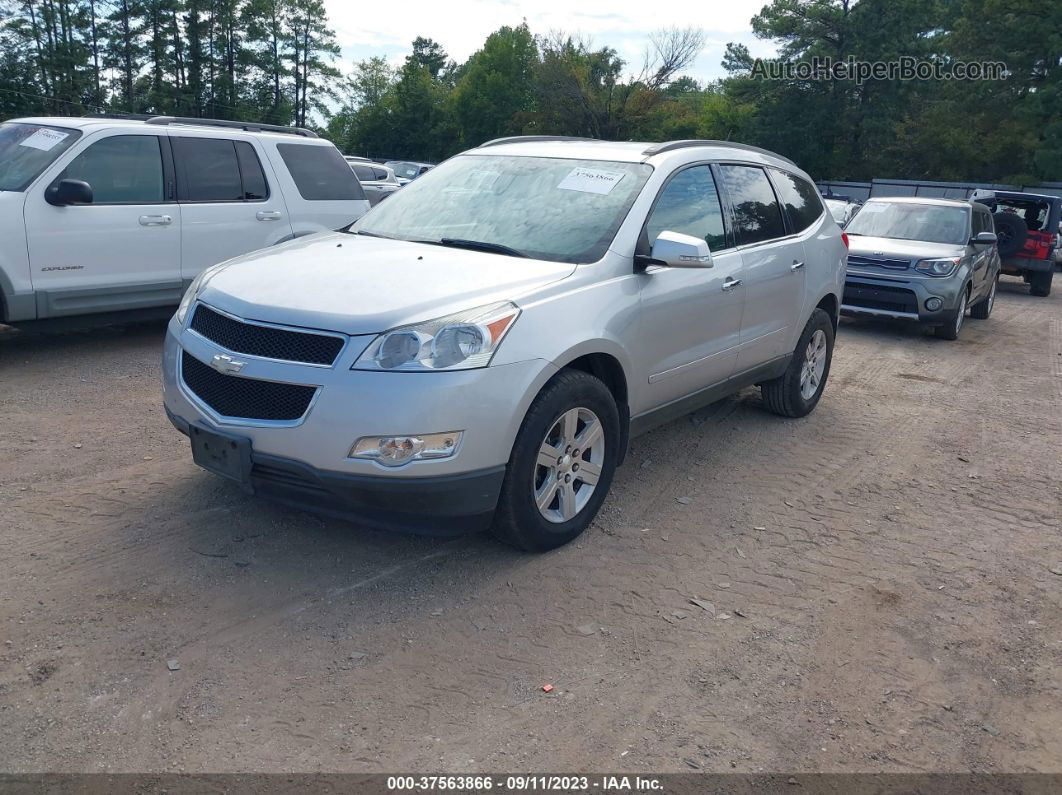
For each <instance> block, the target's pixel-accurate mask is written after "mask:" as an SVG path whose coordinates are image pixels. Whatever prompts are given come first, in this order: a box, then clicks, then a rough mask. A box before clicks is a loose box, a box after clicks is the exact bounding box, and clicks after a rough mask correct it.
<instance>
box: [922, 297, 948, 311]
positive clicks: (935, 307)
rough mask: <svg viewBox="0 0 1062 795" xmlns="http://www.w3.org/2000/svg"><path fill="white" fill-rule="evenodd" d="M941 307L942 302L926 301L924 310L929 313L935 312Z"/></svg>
mask: <svg viewBox="0 0 1062 795" xmlns="http://www.w3.org/2000/svg"><path fill="white" fill-rule="evenodd" d="M942 306H944V302H943V301H941V300H940V299H939V298H927V299H926V309H928V310H929V311H930V312H936V311H937V310H938V309H940V308H941V307H942Z"/></svg>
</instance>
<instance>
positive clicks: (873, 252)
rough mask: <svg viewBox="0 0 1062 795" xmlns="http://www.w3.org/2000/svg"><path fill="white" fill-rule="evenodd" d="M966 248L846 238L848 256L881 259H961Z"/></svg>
mask: <svg viewBox="0 0 1062 795" xmlns="http://www.w3.org/2000/svg"><path fill="white" fill-rule="evenodd" d="M965 252H966V247H965V246H963V245H961V244H958V243H927V242H925V241H923V240H897V239H895V238H891V237H866V236H863V235H851V234H850V235H849V236H848V256H852V255H856V256H861V257H879V258H882V259H906V260H920V259H934V258H936V257H961V256H962V255H963V254H964V253H965Z"/></svg>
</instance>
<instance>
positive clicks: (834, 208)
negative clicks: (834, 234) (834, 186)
mask: <svg viewBox="0 0 1062 795" xmlns="http://www.w3.org/2000/svg"><path fill="white" fill-rule="evenodd" d="M822 201H823V204H825V205H826V209H827V210H829V211H830V215H832V216H833V220H834V221H836V222H837V223H838V225H839V226H842V227H843V226H844V225H845V224H847V223H848V222H849V221H851V220H852V217H853V216H854V215H855V214H856V212H858V211H859V207H860V205H859V203H858V202H854V201H852V200H851V199H849V198H847V197H845V198H839V197H829V196H827V197H825V198H824V199H823V200H822Z"/></svg>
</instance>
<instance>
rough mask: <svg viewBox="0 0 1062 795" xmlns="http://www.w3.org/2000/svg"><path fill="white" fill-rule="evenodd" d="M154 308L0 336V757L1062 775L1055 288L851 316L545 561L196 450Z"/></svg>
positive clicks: (674, 443)
mask: <svg viewBox="0 0 1062 795" xmlns="http://www.w3.org/2000/svg"><path fill="white" fill-rule="evenodd" d="M162 331H163V328H162V326H161V325H158V324H156V325H150V326H135V327H128V328H125V329H110V330H102V331H95V332H83V333H68V334H62V335H53V336H36V335H19V334H16V333H8V334H3V335H0V519H2V521H0V562H2V565H3V576H2V577H0V637H2V642H0V770H6V771H10V772H32V771H182V770H183V771H212V772H226V771H318V770H320V771H365V772H377V771H390V772H394V771H424V772H444V771H454V772H456V771H477V770H478V771H498V772H504V771H520V772H527V771H543V770H552V771H557V770H585V769H587V768H589V769H593V770H625V771H630V772H639V771H655V772H661V771H690V770H691V769H692V770H697V769H701V770H711V771H733V770H739V771H758V770H769V771H775V770H784V771H791V772H798V771H909V772H917V771H964V770H977V771H1014V772H1017V771H1054V772H1059V771H1062V701H1060V698H1059V696H1060V690H1062V611H1060V609H1059V608H1060V606H1062V568H1060V567H1062V541H1060V525H1062V521H1060V519H1062V490H1060V485H1059V483H1060V473H1062V468H1060V466H1059V464H1060V463H1062V444H1060V442H1062V423H1060V417H1062V291H1057V292H1056V293H1055V294H1054V295H1053V296H1051V297H1050V298H1049V299H1039V298H1032V297H1030V296H1028V295H1027V294H1026V293H1025V290H1024V288H1022V287H1021V285H1020V283H1018V282H1017V281H1014V280H1008V279H1004V281H1003V284H1002V286H1001V289H1000V293H999V298H998V303H997V306H996V310H995V314H994V315H993V317H992V318H991V319H990V320H988V321H976V320H970V321H969V322H968V326H967V328H966V329H965V331H964V332H963V335H962V337H961V339H960V340H959V341H958V342H943V341H939V340H936V339H934V338H931V337H927V336H924V335H923V334H922V333H921V332H920V331H919V330H918V329H917V328H912V327H908V326H903V325H896V324H889V323H877V322H866V321H861V322H851V321H847V320H846V321H843V322H842V328H841V331H840V336H839V340H838V345H837V350H836V356H835V359H834V370H833V374H832V376H831V381H830V383H829V385H828V387H827V390H826V393H825V396H824V398H823V400H822V403H821V404H820V406H819V408H818V410H817V411H816V412H815V413H814V414H813V415H812V416H810V417H808V418H806V419H803V420H797V421H787V420H782V419H779V418H777V417H774V416H771V415H769V414H767V413H765V412H764V411H763V410H762V408H761V406H760V399H759V394H758V391H757V390H755V389H750V390H747V391H745V392H743V393H741V394H740V395H737V396H735V397H733V398H730V399H727V400H725V401H723V402H721V403H718V404H715V405H713V406H711V407H709V408H707V409H704V410H703V411H700V412H698V413H697V414H695V415H692V416H690V417H688V418H684V419H682V420H679V421H676V422H674V423H672V424H670V425H668V426H666V427H664V428H662V429H660V430H658V431H656V432H654V433H653V434H651V435H649V436H646V437H643V438H641V439H639V440H636V442H635V444H634V446H633V449H632V453H631V455H630V456H629V458H628V463H627V464H626V465H625V466H624V467H623V468H622V469H621V470H620V472H619V474H618V476H617V480H616V482H615V484H614V486H613V491H612V495H611V497H610V498H609V500H608V501H607V502H606V504H605V508H604V509H603V511H602V513H601V515H600V517H599V518H598V520H597V521H596V523H595V525H594V527H593V528H592V529H591V530H590V531H588V532H587V533H586V534H585V535H584V536H583V537H582V538H581V539H579V540H578V541H577V542H575V543H573V544H571V545H570V546H568V547H566V548H564V549H561V550H557V551H555V552H553V553H550V554H546V555H541V556H531V555H524V554H518V553H516V552H514V551H512V550H510V549H507V548H505V547H502V546H499V545H497V544H495V543H493V542H492V541H491V540H489V539H487V538H484V537H467V538H459V539H455V540H446V541H440V540H432V539H423V538H412V537H403V536H397V535H388V534H383V533H376V532H371V531H368V530H364V529H362V528H359V527H357V526H354V525H349V524H344V523H341V522H336V521H331V520H324V519H320V518H317V517H315V516H310V515H306V514H302V513H298V512H295V511H290V510H285V509H281V508H277V507H273V506H270V505H268V504H265V503H263V502H260V501H258V500H255V499H254V498H251V497H247V496H245V495H244V494H242V493H241V492H240V491H239V490H238V489H237V488H235V487H233V486H230V485H228V484H227V483H225V482H223V481H221V480H220V479H218V478H216V477H213V476H211V475H208V474H206V473H204V472H202V471H200V470H199V469H197V468H196V467H195V466H193V465H192V462H191V460H190V455H189V451H188V449H187V445H186V442H185V440H184V438H183V437H181V436H179V435H178V434H177V433H176V432H175V431H173V430H172V428H170V426H169V424H168V423H167V421H166V418H165V415H164V413H163V410H162V406H161V403H160V395H159V372H158V361H159V354H160V349H161V339H162ZM1052 569H1056V570H1057V572H1058V573H1052ZM694 599H696V600H698V601H697V602H693V601H691V600H694ZM168 661H176V665H179V669H178V670H173V671H171V670H170V666H168ZM545 684H552V685H553V686H554V689H553V690H552V692H550V693H548V694H547V693H544V692H543V690H542V687H543V685H545Z"/></svg>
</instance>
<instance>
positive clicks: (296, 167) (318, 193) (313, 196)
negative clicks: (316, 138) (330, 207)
mask: <svg viewBox="0 0 1062 795" xmlns="http://www.w3.org/2000/svg"><path fill="white" fill-rule="evenodd" d="M277 151H278V152H280V156H281V157H282V158H283V159H284V165H286V166H287V167H288V171H289V172H290V173H291V178H292V179H293V180H295V187H297V188H298V189H299V195H300V196H302V198H304V199H306V200H307V201H364V200H365V192H364V191H363V190H362V189H361V183H359V182H358V179H357V177H355V176H354V172H353V171H351V169H350V165H349V164H348V163H347V161H346V160H344V159H343V155H341V154H339V150H338V149H336V148H335V147H334V146H315V145H312V144H277Z"/></svg>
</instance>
